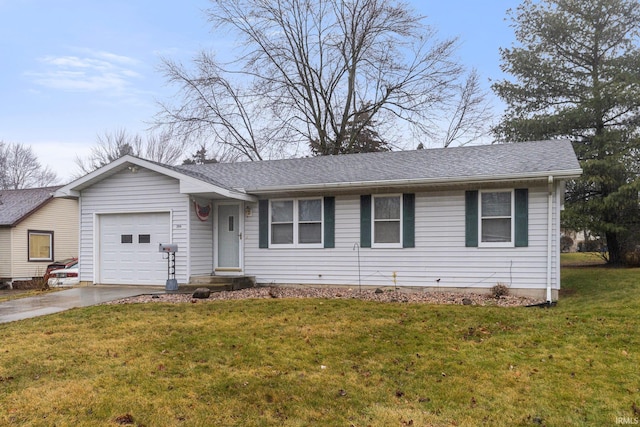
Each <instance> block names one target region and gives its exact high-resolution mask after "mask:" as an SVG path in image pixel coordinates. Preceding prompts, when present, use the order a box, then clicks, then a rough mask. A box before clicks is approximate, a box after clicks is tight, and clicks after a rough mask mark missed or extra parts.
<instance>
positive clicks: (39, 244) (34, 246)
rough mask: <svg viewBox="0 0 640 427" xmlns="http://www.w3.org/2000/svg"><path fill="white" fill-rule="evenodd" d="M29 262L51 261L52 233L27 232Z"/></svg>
mask: <svg viewBox="0 0 640 427" xmlns="http://www.w3.org/2000/svg"><path fill="white" fill-rule="evenodd" d="M28 233H29V261H53V231H32V230H29V231H28Z"/></svg>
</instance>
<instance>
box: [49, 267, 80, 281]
mask: <svg viewBox="0 0 640 427" xmlns="http://www.w3.org/2000/svg"><path fill="white" fill-rule="evenodd" d="M79 283H80V276H79V275H78V261H76V262H75V263H73V264H71V265H70V266H69V267H67V268H61V269H58V270H53V271H52V272H50V273H49V279H48V280H47V284H48V285H49V286H50V287H63V286H75V285H78V284H79Z"/></svg>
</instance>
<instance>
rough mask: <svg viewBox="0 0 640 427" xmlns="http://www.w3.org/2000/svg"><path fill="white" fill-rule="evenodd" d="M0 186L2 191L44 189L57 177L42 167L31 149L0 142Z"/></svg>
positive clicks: (21, 145) (48, 169)
mask: <svg viewBox="0 0 640 427" xmlns="http://www.w3.org/2000/svg"><path fill="white" fill-rule="evenodd" d="M0 166H1V169H0V185H1V186H2V188H3V189H12V190H17V189H22V188H35V187H46V186H48V185H52V184H54V183H55V182H56V181H57V180H58V176H57V175H56V173H55V172H53V171H52V170H51V169H50V168H49V167H48V166H45V167H43V166H42V165H41V164H40V162H39V161H38V158H37V156H36V155H35V154H34V152H33V149H32V148H31V147H29V146H25V145H23V144H5V143H4V142H2V141H0Z"/></svg>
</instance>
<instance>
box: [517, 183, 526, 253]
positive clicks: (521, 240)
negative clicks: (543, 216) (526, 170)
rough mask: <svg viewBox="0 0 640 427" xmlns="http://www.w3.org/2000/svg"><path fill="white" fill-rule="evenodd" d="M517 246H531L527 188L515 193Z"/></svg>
mask: <svg viewBox="0 0 640 427" xmlns="http://www.w3.org/2000/svg"><path fill="white" fill-rule="evenodd" d="M515 198H516V200H515V205H516V214H515V221H516V224H515V234H516V235H515V246H516V247H526V246H529V190H527V189H526V188H523V189H518V190H516V191H515Z"/></svg>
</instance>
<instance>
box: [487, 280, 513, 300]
mask: <svg viewBox="0 0 640 427" xmlns="http://www.w3.org/2000/svg"><path fill="white" fill-rule="evenodd" d="M491 295H492V296H493V297H494V298H500V297H502V296H507V295H509V286H508V285H506V284H504V283H497V284H496V285H495V286H494V287H493V288H491Z"/></svg>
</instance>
